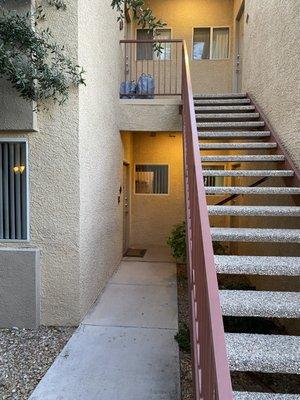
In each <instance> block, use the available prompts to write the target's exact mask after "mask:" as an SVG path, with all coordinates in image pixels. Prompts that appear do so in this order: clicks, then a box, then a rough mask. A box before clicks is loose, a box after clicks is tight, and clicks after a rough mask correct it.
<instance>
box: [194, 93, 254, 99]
mask: <svg viewBox="0 0 300 400" xmlns="http://www.w3.org/2000/svg"><path fill="white" fill-rule="evenodd" d="M242 98H247V95H246V93H199V94H194V99H197V100H198V99H242Z"/></svg>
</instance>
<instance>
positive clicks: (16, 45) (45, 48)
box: [0, 0, 165, 104]
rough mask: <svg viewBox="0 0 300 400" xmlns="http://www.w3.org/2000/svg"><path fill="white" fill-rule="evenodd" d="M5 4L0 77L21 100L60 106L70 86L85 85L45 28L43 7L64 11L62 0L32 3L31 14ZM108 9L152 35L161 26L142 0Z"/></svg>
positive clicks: (0, 5)
mask: <svg viewBox="0 0 300 400" xmlns="http://www.w3.org/2000/svg"><path fill="white" fill-rule="evenodd" d="M18 1H20V3H21V1H22V0H18ZM107 1H110V0H107ZM5 3H6V0H0V77H1V78H4V79H6V80H8V81H9V82H10V83H11V84H12V86H13V87H14V88H15V89H16V90H17V91H18V93H19V95H20V96H21V97H22V98H23V99H25V100H28V101H37V102H39V101H45V100H48V101H53V102H58V103H59V104H63V103H64V102H65V101H66V100H67V98H68V94H69V90H70V87H71V86H74V85H75V86H78V85H81V84H85V80H84V73H85V71H84V70H83V68H82V67H80V66H79V65H77V64H76V62H75V61H74V60H72V59H71V58H70V57H68V56H67V54H66V52H65V49H64V47H63V46H60V45H59V44H57V42H56V41H55V38H54V36H53V35H52V33H51V31H50V29H49V28H48V27H46V28H45V23H46V22H45V21H46V11H47V7H49V6H52V7H55V8H56V9H57V11H58V12H63V11H66V12H67V5H66V3H65V1H64V0H36V4H35V7H34V10H35V11H34V12H28V13H26V14H24V13H21V12H18V11H17V10H8V9H7V8H6V4H5ZM111 7H112V8H113V9H115V10H116V11H117V14H118V17H117V19H118V21H121V20H123V19H124V18H125V12H129V13H131V15H132V17H133V19H134V20H135V21H136V23H137V24H138V25H140V26H142V27H143V28H146V29H148V31H149V32H152V34H153V36H157V34H158V32H157V30H158V29H159V28H161V27H163V26H164V25H165V24H164V23H163V22H162V21H161V20H158V19H157V18H156V17H155V16H154V15H153V13H152V11H151V10H150V9H149V8H146V7H145V5H144V0H112V2H111ZM42 22H43V23H42ZM157 50H158V51H159V45H158V48H157Z"/></svg>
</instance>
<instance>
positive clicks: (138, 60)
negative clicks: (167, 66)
mask: <svg viewBox="0 0 300 400" xmlns="http://www.w3.org/2000/svg"><path fill="white" fill-rule="evenodd" d="M141 30H145V31H146V30H147V29H143V28H138V27H136V28H135V40H138V37H137V35H138V31H141ZM159 30H161V31H163V30H169V31H171V38H170V40H173V28H171V27H169V26H165V27H163V28H159ZM153 40H154V39H153ZM137 53H138V43H136V49H135V61H136V62H140V63H143V62H151V61H152V62H158V61H160V62H164V61H172V60H173V57H172V46H171V52H170V56H171V57H170V58H168V59H166V60H162V59H159V58H154V57H152V58H151V59H149V60H147V59H143V60H140V59H138V56H137V55H138V54H137ZM153 55H154V53H153Z"/></svg>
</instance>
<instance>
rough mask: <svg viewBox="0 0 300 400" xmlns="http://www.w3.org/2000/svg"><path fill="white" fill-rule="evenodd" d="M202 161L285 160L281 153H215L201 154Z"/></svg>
mask: <svg viewBox="0 0 300 400" xmlns="http://www.w3.org/2000/svg"><path fill="white" fill-rule="evenodd" d="M201 160H202V162H277V161H278V162H282V161H284V160H285V156H284V155H283V154H275V155H263V154H259V155H257V154H253V155H242V156H241V155H237V156H235V155H229V156H224V155H217V156H202V157H201Z"/></svg>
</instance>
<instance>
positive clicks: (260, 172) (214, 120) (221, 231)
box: [194, 93, 300, 400]
mask: <svg viewBox="0 0 300 400" xmlns="http://www.w3.org/2000/svg"><path fill="white" fill-rule="evenodd" d="M194 103H195V111H196V120H197V127H198V135H199V149H200V152H201V159H202V162H203V165H204V166H205V167H206V169H204V170H203V176H204V177H205V182H212V180H211V179H210V180H209V179H207V178H206V177H220V178H221V179H222V180H223V181H224V182H225V183H224V184H223V185H222V186H214V185H210V186H206V187H205V190H206V194H207V196H211V197H210V199H209V202H208V203H209V204H210V205H209V206H208V212H209V215H210V217H211V219H213V218H223V219H226V221H228V220H229V221H230V223H229V226H228V224H227V226H217V227H216V226H214V227H211V233H212V239H213V241H219V242H225V243H226V244H227V245H228V244H229V245H230V244H231V243H233V242H235V243H237V245H238V246H240V245H241V244H242V243H252V244H254V245H253V246H252V249H254V250H252V251H251V254H241V255H215V264H216V268H217V272H218V274H219V276H225V275H234V276H240V277H241V276H243V277H247V278H250V279H251V278H253V277H256V278H257V277H258V279H259V278H261V279H269V277H270V279H277V283H278V284H279V288H277V287H276V289H275V290H268V289H267V290H227V289H226V290H220V298H221V306H222V312H223V315H224V316H230V317H242V318H243V317H254V318H256V317H263V318H273V319H274V318H280V320H281V321H282V320H283V321H285V320H287V319H295V318H299V317H300V294H299V293H298V292H296V291H293V290H289V291H286V288H284V290H280V284H281V281H282V279H283V280H284V279H288V277H294V278H293V279H296V277H299V276H300V257H297V256H298V255H299V246H298V254H294V255H293V256H290V254H285V246H286V245H287V244H289V245H290V244H294V246H295V244H297V243H300V229H296V228H295V227H297V222H296V219H297V217H299V216H300V207H299V206H296V205H293V204H294V203H293V201H292V200H291V199H294V200H295V199H296V201H297V199H299V197H298V198H297V196H299V194H300V187H297V186H295V185H294V182H295V181H292V180H291V179H292V178H293V177H294V176H295V171H294V169H293V168H288V167H290V165H288V164H287V163H286V161H287V160H286V157H285V155H284V154H283V152H282V151H281V149H280V148H279V146H278V143H277V142H276V140H274V137H273V136H272V133H271V129H269V127H268V124H267V122H266V121H265V120H264V119H263V117H262V116H261V114H260V113H259V111H258V110H257V107H256V106H255V105H254V104H252V101H251V99H250V98H248V97H247V95H246V94H244V93H227V94H213V95H209V94H205V95H204V94H203V95H195V96H194ZM247 152H248V153H247ZM267 152H269V154H268V153H267ZM220 163H222V164H220ZM212 164H213V167H211V166H212ZM218 166H220V168H219V169H218ZM221 166H222V167H221ZM233 166H234V167H233ZM287 166H288V167H287ZM220 178H219V180H217V179H216V178H214V179H215V182H219V181H220ZM261 178H267V179H266V180H265V181H264V182H263V186H256V181H258V179H261ZM274 179H275V184H273V180H274ZM232 181H234V182H233V184H232ZM237 182H238V183H237ZM291 182H292V183H291ZM220 196H221V197H222V200H223V202H221V205H216V204H217V201H216V202H215V203H213V204H212V199H214V198H217V199H219V198H220ZM228 196H231V198H229V199H228V200H229V201H228V202H225V203H224V199H226V197H228ZM237 196H239V197H237ZM241 196H244V200H243V202H242V204H240V205H236V202H235V200H236V199H241ZM245 196H246V197H245ZM261 196H263V197H264V202H263V205H262V204H261V198H262V197H261ZM266 196H269V197H268V199H270V205H268V201H266ZM274 196H275V197H276V198H277V199H280V201H281V202H282V205H281V204H280V205H277V203H276V204H275V205H274V204H273V203H272V201H273V200H274ZM278 196H279V197H278ZM291 196H292V197H291ZM248 199H251V201H250V204H244V203H245V202H246V201H248ZM286 199H288V205H285V200H286ZM266 203H267V204H266ZM245 217H246V218H245ZM231 218H240V220H239V221H240V222H239V223H238V227H236V226H231ZM251 218H256V221H258V224H257V227H256V226H255V227H253V226H251V225H250V227H249V226H247V225H248V223H247V222H248V220H249V219H251ZM266 218H267V219H271V221H275V222H276V221H278V219H281V220H280V221H286V219H288V221H292V222H293V223H294V222H295V227H294V226H293V227H292V229H291V226H290V225H291V224H289V227H285V226H284V225H285V224H283V223H279V224H276V223H274V225H275V227H272V226H271V227H269V226H267V227H264V224H262V226H260V225H261V224H260V221H262V220H263V219H266ZM282 218H285V219H282ZM223 219H222V221H223ZM219 221H220V220H219ZM219 224H220V222H219ZM278 225H279V227H278ZM298 226H299V225H298ZM262 242H263V243H266V244H271V245H272V243H273V246H274V243H277V245H278V246H281V247H280V249H281V251H280V256H279V255H278V253H276V254H270V251H268V253H267V255H262V254H256V251H255V243H257V244H258V243H259V244H260V243H262ZM249 248H250V247H248V248H247V249H249ZM238 249H239V247H238ZM270 249H272V247H270ZM240 253H241V252H239V251H238V254H240ZM226 341H227V350H228V357H229V363H230V368H231V370H232V371H255V372H258V373H269V374H270V373H280V374H300V337H298V336H294V335H290V334H286V335H282V334H278V335H277V334H276V335H275V334H270V335H262V334H255V333H247V332H245V333H226ZM299 393H300V390H299ZM235 399H236V400H250V399H251V400H252V399H258V400H277V399H280V400H281V399H283V400H296V399H300V395H296V394H282V393H256V392H236V393H235Z"/></svg>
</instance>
